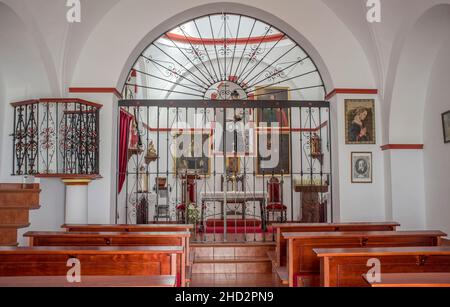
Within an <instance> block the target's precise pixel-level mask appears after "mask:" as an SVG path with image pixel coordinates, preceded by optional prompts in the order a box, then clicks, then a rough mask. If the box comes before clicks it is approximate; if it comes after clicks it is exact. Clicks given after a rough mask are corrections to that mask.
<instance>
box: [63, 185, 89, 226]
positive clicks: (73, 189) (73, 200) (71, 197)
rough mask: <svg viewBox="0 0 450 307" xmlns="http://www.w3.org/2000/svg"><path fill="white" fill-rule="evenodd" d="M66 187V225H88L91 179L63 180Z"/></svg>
mask: <svg viewBox="0 0 450 307" xmlns="http://www.w3.org/2000/svg"><path fill="white" fill-rule="evenodd" d="M62 181H63V182H64V184H65V185H66V201H65V203H66V204H65V224H87V223H88V185H89V183H90V182H91V179H62Z"/></svg>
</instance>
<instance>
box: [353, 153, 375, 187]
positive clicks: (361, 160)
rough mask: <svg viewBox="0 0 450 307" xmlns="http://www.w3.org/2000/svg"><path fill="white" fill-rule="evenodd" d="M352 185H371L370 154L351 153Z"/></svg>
mask: <svg viewBox="0 0 450 307" xmlns="http://www.w3.org/2000/svg"><path fill="white" fill-rule="evenodd" d="M351 160H352V164H351V165H352V173H351V175H352V183H372V169H373V167H372V153H371V152H352V157H351Z"/></svg>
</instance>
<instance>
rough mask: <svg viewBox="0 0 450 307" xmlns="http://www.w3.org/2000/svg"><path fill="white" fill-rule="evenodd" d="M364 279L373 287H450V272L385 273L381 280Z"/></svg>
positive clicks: (364, 276) (364, 277)
mask: <svg viewBox="0 0 450 307" xmlns="http://www.w3.org/2000/svg"><path fill="white" fill-rule="evenodd" d="M363 279H364V280H365V281H366V282H367V284H368V285H369V286H371V287H373V288H405V287H406V288H410V287H414V288H449V287H450V273H383V274H382V275H381V281H379V282H378V281H376V282H373V281H369V279H368V278H367V276H366V274H363Z"/></svg>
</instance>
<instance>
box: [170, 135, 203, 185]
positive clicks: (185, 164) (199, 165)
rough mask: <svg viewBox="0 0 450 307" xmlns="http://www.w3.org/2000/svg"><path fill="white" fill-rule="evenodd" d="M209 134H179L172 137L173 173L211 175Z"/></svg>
mask: <svg viewBox="0 0 450 307" xmlns="http://www.w3.org/2000/svg"><path fill="white" fill-rule="evenodd" d="M211 138H212V137H211V134H210V133H201V132H194V133H191V132H189V133H180V134H178V135H175V136H174V148H172V154H173V157H174V170H173V172H174V173H178V174H182V173H184V172H187V173H188V174H197V175H199V176H204V177H208V176H210V175H211V143H212V141H211Z"/></svg>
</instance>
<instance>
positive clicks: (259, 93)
mask: <svg viewBox="0 0 450 307" xmlns="http://www.w3.org/2000/svg"><path fill="white" fill-rule="evenodd" d="M255 93H256V95H255V97H256V100H273V101H274V102H279V101H288V100H289V99H290V89H289V87H275V86H271V87H259V88H258V87H257V88H256V92H255ZM289 112H290V109H289V108H273V109H271V108H258V109H257V111H256V123H257V127H261V123H265V124H266V125H267V127H271V126H277V127H282V128H289V127H290V114H289Z"/></svg>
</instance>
